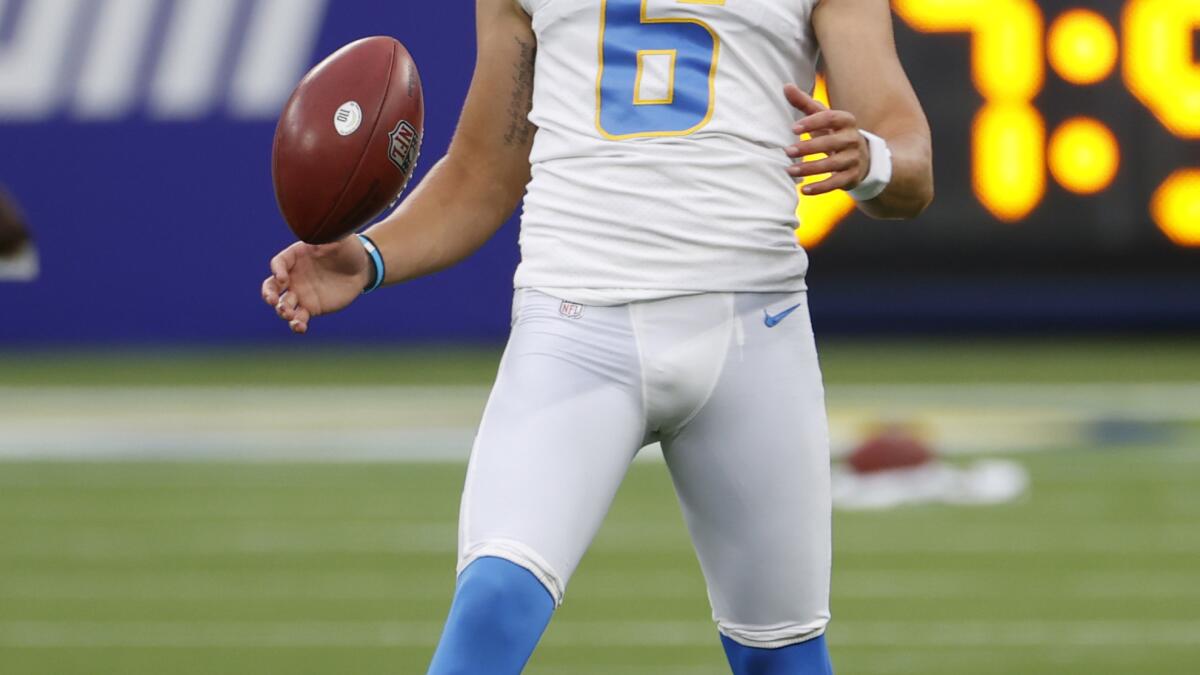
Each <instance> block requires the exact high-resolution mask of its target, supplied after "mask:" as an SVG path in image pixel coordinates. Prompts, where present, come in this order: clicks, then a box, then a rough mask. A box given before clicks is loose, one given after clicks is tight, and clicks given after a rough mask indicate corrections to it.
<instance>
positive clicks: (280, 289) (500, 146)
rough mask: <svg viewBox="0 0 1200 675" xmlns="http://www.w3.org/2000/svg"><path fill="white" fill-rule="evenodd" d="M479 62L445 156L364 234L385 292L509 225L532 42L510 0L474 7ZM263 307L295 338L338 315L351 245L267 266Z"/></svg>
mask: <svg viewBox="0 0 1200 675" xmlns="http://www.w3.org/2000/svg"><path fill="white" fill-rule="evenodd" d="M476 19H477V30H478V57H477V61H476V66H475V75H474V78H473V80H472V82H471V88H470V91H469V92H468V94H467V100H466V103H465V104H464V107H463V112H462V117H461V119H460V121H459V125H458V129H457V131H456V132H455V135H454V139H453V141H452V142H451V144H450V148H449V150H448V151H447V153H446V156H445V157H443V158H442V159H441V161H439V162H438V163H437V164H436V165H435V166H434V167H433V168H432V169H431V170H430V171H429V173H428V175H427V176H426V177H425V179H424V180H423V181H422V182H421V184H420V185H419V186H418V187H417V188H416V189H415V190H413V192H412V193H411V194H410V195H409V196H408V197H407V198H406V199H405V200H404V202H403V203H402V204H401V205H400V207H399V208H397V209H396V211H395V212H394V213H392V214H391V215H390V216H389V217H388V218H386V219H385V220H383V221H381V222H380V223H378V224H376V225H375V226H374V227H372V228H370V230H368V232H367V234H368V235H369V236H370V237H371V239H372V240H374V242H375V243H376V244H377V245H378V247H379V250H380V252H381V254H382V255H383V258H384V262H385V269H386V273H387V276H386V278H385V279H384V282H385V283H397V282H401V281H406V280H409V279H413V278H416V277H420V276H423V275H426V274H430V273H433V272H436V271H438V270H441V269H445V268H447V267H450V266H452V265H454V264H455V263H457V262H459V261H460V260H463V259H464V258H466V257H467V256H469V255H471V254H472V253H473V252H475V250H477V249H478V248H479V247H480V246H482V245H483V244H484V242H486V241H487V240H488V239H489V238H491V236H492V235H493V234H495V232H496V230H498V229H499V228H500V226H501V225H503V224H504V222H505V221H506V220H507V219H508V217H509V215H511V214H512V211H513V209H514V208H515V207H516V205H517V202H518V201H520V199H521V195H522V194H523V193H524V189H525V185H526V184H527V183H528V182H529V152H530V149H531V147H532V144H533V136H534V131H535V127H533V125H532V124H530V123H529V121H528V119H527V116H528V114H529V110H530V106H531V97H532V94H533V66H534V55H535V52H536V41H535V38H534V34H533V29H532V27H531V26H530V19H529V16H528V15H527V14H525V12H524V11H523V10H522V9H521V8H520V7H519V6H517V5H516V3H515V0H478V1H477V2H476ZM271 271H272V275H271V276H270V277H268V278H267V279H266V281H264V282H263V289H262V295H263V300H264V301H266V302H267V303H268V304H270V305H272V306H274V307H275V310H276V313H277V314H278V315H279V316H280V318H282V319H283V320H285V321H287V322H288V323H289V325H290V327H291V328H292V330H293V331H294V332H297V333H304V332H307V330H308V324H309V321H310V320H311V318H312V317H314V316H319V315H321V314H328V313H330V312H335V311H337V310H340V309H342V308H344V307H346V306H347V305H349V304H350V303H351V302H353V301H354V299H355V298H357V297H358V295H359V294H360V293H361V292H362V289H363V288H364V286H365V285H366V283H367V280H368V278H369V276H370V262H369V259H368V257H367V254H366V253H365V252H364V250H363V246H362V244H361V243H360V242H359V241H358V240H357V239H356V238H354V237H349V238H347V239H345V240H342V241H340V242H336V243H333V244H325V245H321V246H312V245H309V244H304V243H296V244H293V245H292V246H290V247H288V248H287V249H285V250H284V251H283V252H281V253H280V254H279V255H277V256H276V257H275V258H274V259H273V260H272V262H271Z"/></svg>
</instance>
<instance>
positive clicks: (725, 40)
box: [262, 0, 933, 675]
mask: <svg viewBox="0 0 1200 675" xmlns="http://www.w3.org/2000/svg"><path fill="white" fill-rule="evenodd" d="M476 9H477V24H478V26H477V27H478V61H477V64H476V72H475V77H474V80H473V82H472V85H471V89H470V93H469V95H468V97H467V101H466V103H465V105H464V108H463V111H462V117H461V121H460V124H459V127H458V130H457V132H456V134H455V137H454V140H453V142H452V144H451V146H450V149H449V151H448V153H447V155H446V156H445V157H444V158H442V159H441V161H440V162H438V164H437V165H436V166H435V167H434V168H433V169H431V170H430V172H429V174H428V176H426V178H425V180H424V181H423V182H422V184H421V185H420V186H418V187H417V189H416V190H414V191H413V192H412V193H411V195H410V196H409V197H408V198H407V199H406V200H405V201H404V202H403V203H402V204H401V205H400V206H399V208H398V209H397V210H396V211H395V212H394V213H393V214H392V215H391V216H389V217H388V218H387V219H385V220H383V221H382V222H380V223H379V224H377V225H375V226H373V227H372V228H370V229H369V230H368V231H367V232H366V234H365V235H364V236H359V237H352V238H349V239H347V240H344V241H341V242H338V243H334V244H328V245H324V246H310V245H306V244H300V243H298V244H294V245H292V246H291V247H289V248H287V249H285V250H284V251H283V252H281V253H280V254H279V255H277V256H276V257H275V258H274V259H273V260H272V261H271V271H272V274H271V276H270V277H269V278H267V279H266V281H265V282H264V284H263V287H262V295H263V298H264V300H265V301H266V302H267V303H268V304H270V305H272V306H274V307H275V309H276V311H277V313H278V314H279V316H280V317H281V318H283V319H284V320H285V321H287V322H288V323H289V325H290V326H291V329H292V330H293V331H295V332H297V333H304V332H305V331H307V330H308V328H309V324H310V322H311V321H312V319H313V318H314V317H316V316H319V315H323V314H328V313H330V312H334V311H337V310H339V309H341V308H343V307H345V306H346V305H348V304H350V303H351V302H352V301H354V300H355V299H356V298H357V297H358V296H359V295H360V294H362V293H363V292H364V291H367V292H369V291H372V290H374V289H376V288H378V287H379V286H380V285H382V284H394V283H401V282H404V281H406V280H408V279H413V278H415V277H419V276H421V275H425V274H429V273H431V272H434V271H436V270H440V269H443V268H445V267H449V266H450V265H453V264H455V263H457V262H458V261H460V260H462V259H463V258H465V257H467V256H468V255H470V254H471V253H472V252H473V251H475V250H476V249H477V248H479V246H481V245H482V244H483V243H484V242H485V241H486V240H487V239H488V238H489V237H491V236H492V234H493V233H494V232H495V231H496V230H497V228H499V227H500V225H501V224H502V223H503V222H504V221H505V220H506V219H507V218H508V216H509V215H510V213H511V211H512V210H513V208H514V207H515V206H516V204H517V202H518V201H519V200H520V199H521V198H522V196H524V210H523V213H522V219H521V238H520V242H521V253H522V260H521V264H520V266H519V267H518V268H517V271H516V280H515V286H516V294H515V297H514V302H513V328H512V334H511V337H510V340H509V344H508V347H507V349H506V351H505V355H504V358H503V360H502V362H501V365H500V369H499V373H498V375H497V378H496V383H495V386H494V388H493V391H492V395H491V397H490V399H489V401H488V404H487V408H486V411H485V413H484V416H483V420H482V422H481V423H480V428H479V433H478V436H477V439H476V442H475V445H474V448H473V449H472V454H471V460H470V465H469V467H468V469H467V476H466V485H465V488H464V490H463V496H462V505H461V513H460V533H459V566H458V571H459V576H458V585H457V589H456V593H455V597H454V601H453V604H452V606H451V609H450V615H449V618H448V620H447V624H446V628H445V631H444V633H443V635H442V638H441V641H440V643H439V645H438V648H437V651H436V653H435V655H434V658H433V663H432V665H431V666H430V670H429V672H430V673H433V674H436V675H444V674H447V673H461V674H475V673H487V674H489V675H501V674H508V673H519V672H520V671H521V670H522V668H523V667H524V665H525V663H526V661H527V659H528V658H529V656H530V654H531V653H532V651H533V649H534V647H535V646H536V644H537V641H538V639H539V638H540V636H541V634H542V632H543V630H544V629H545V628H546V626H547V624H548V623H549V621H550V618H551V615H552V613H553V611H554V608H555V607H556V606H557V605H558V604H559V603H560V602H561V601H562V598H563V593H564V592H565V590H566V587H567V583H568V581H569V580H570V578H571V574H572V572H574V570H575V568H576V565H577V564H578V563H579V560H580V558H581V556H582V555H583V553H584V551H585V549H586V548H587V547H588V545H589V543H590V541H591V539H592V537H593V535H594V534H595V532H596V530H597V528H598V527H599V526H600V523H601V520H602V519H603V518H604V515H605V513H606V511H607V510H608V507H609V505H610V503H611V501H612V499H613V496H614V494H615V492H616V490H617V487H618V485H619V483H620V482H621V479H622V477H623V476H624V474H625V471H626V469H627V467H628V465H629V463H630V461H631V460H632V459H633V457H634V455H635V453H636V452H637V451H638V449H639V448H641V447H642V446H644V445H645V444H647V443H650V442H653V441H660V442H661V443H662V447H663V452H664V455H665V457H666V461H667V466H668V468H669V470H670V472H671V476H672V479H673V481H674V484H675V488H676V491H677V493H678V497H679V500H680V503H681V504H682V507H683V512H684V516H685V519H686V522H687V526H688V529H689V531H690V533H691V535H692V539H693V541H694V544H695V548H696V552H697V555H698V556H699V559H700V564H701V568H702V570H703V573H704V576H705V579H706V582H707V584H708V589H709V597H710V600H711V604H712V609H713V615H714V617H715V619H716V623H717V628H718V630H719V633H720V639H721V640H722V642H723V644H724V647H725V651H726V654H727V655H728V659H729V663H730V665H731V667H732V669H733V671H734V672H735V673H736V674H737V675H748V674H758V673H764V674H776V673H778V674H785V673H786V674H788V675H795V674H806V675H807V674H818V673H820V674H823V673H830V672H832V670H831V666H830V661H829V654H828V650H827V648H826V645H825V640H824V633H825V628H826V624H827V623H828V621H829V617H830V615H829V603H828V595H829V578H830V561H831V554H830V550H831V544H830V488H829V456H828V434H827V430H826V420H825V411H824V393H823V387H822V383H821V375H820V371H819V368H818V363H817V353H816V348H815V346H814V342H813V335H812V330H811V326H810V323H809V312H808V301H807V296H806V286H805V280H804V277H805V271H806V268H807V265H808V260H807V257H806V254H805V252H804V251H803V250H802V249H801V248H800V247H799V246H798V245H797V243H796V239H795V237H794V232H793V229H794V228H795V226H796V223H795V211H796V203H797V201H796V200H797V194H796V181H797V180H801V179H804V178H807V177H812V176H821V175H825V174H828V176H827V177H825V178H823V179H820V180H816V181H815V182H810V183H808V184H806V185H805V186H804V188H803V191H804V193H805V194H809V195H819V194H823V193H827V192H830V191H833V190H847V191H849V193H850V195H852V196H853V197H854V198H855V199H856V200H858V203H859V206H860V208H861V209H862V210H863V211H864V212H866V213H868V214H869V215H872V216H876V217H881V218H909V217H913V216H916V215H917V214H919V213H920V212H921V211H922V210H923V209H924V208H925V207H926V206H927V205H928V204H929V202H930V200H931V199H932V195H933V180H932V168H931V164H932V160H931V150H930V134H929V129H928V124H927V122H926V120H925V116H924V113H923V112H922V110H921V107H920V104H919V103H918V101H917V98H916V96H915V94H914V93H913V90H912V87H911V85H910V84H909V82H908V79H907V77H906V75H905V73H904V71H903V69H902V68H901V65H900V63H899V60H898V58H897V55H896V51H895V46H894V41H893V36H892V26H891V14H890V11H889V5H888V2H887V0H478V1H477V7H476ZM819 58H820V59H822V60H823V67H824V71H825V73H826V74H827V77H828V86H829V93H830V99H831V102H832V104H833V108H834V109H832V110H829V109H826V108H825V107H824V106H822V105H821V104H820V103H818V102H817V101H815V100H814V99H813V98H812V96H811V95H810V92H811V91H812V90H813V86H814V82H815V78H816V75H817V66H818V60H819Z"/></svg>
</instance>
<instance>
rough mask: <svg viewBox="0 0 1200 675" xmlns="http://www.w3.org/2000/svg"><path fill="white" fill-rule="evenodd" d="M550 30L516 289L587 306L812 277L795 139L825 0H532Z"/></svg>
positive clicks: (541, 25)
mask: <svg viewBox="0 0 1200 675" xmlns="http://www.w3.org/2000/svg"><path fill="white" fill-rule="evenodd" d="M520 2H521V5H522V7H524V9H525V10H526V11H527V12H528V13H529V14H530V16H531V17H532V20H533V29H534V31H535V33H536V35H537V42H538V49H537V63H536V71H535V77H534V93H533V110H532V112H531V113H530V120H531V121H532V122H533V123H534V124H536V125H537V127H538V131H537V136H536V139H535V141H534V145H533V152H532V155H531V162H532V166H533V174H532V175H533V178H532V180H531V182H530V184H529V187H528V193H527V195H526V197H525V208H524V212H523V215H522V227H521V253H522V262H521V265H520V267H519V268H518V269H517V274H516V281H515V283H516V286H517V287H518V288H539V289H543V290H547V291H552V292H553V293H555V294H557V295H559V296H560V297H568V299H572V300H574V301H576V302H582V303H585V304H615V303H619V302H630V301H634V300H644V299H652V298H656V297H669V296H671V295H678V294H684V293H698V292H718V291H747V292H790V291H799V290H803V289H804V274H805V271H806V270H807V267H808V258H807V256H806V254H805V252H804V250H803V249H802V248H801V247H800V246H799V245H798V244H797V242H796V239H795V234H794V230H795V227H796V215H795V214H796V205H797V195H796V187H795V182H794V181H793V179H792V178H791V177H790V176H789V175H788V174H787V172H786V169H787V167H788V166H789V164H790V163H791V160H790V159H789V158H788V157H787V156H786V155H785V154H784V151H783V148H784V147H786V146H788V145H791V144H792V143H794V142H795V137H794V135H793V134H792V131H791V127H792V124H793V123H794V122H795V121H796V120H797V119H799V118H800V117H801V116H802V115H801V114H800V113H799V112H797V111H795V110H794V109H793V108H792V107H791V106H790V105H788V103H787V101H786V100H785V99H784V96H783V85H784V84H785V83H788V82H795V83H796V84H798V85H799V86H800V87H801V88H803V89H807V90H809V91H811V90H812V87H813V84H814V81H815V77H816V64H817V59H818V46H817V42H816V38H815V36H814V35H813V30H812V25H811V21H810V19H811V14H812V10H813V8H814V7H815V6H816V4H817V2H819V0H520Z"/></svg>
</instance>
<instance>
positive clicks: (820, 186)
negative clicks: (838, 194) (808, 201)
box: [800, 171, 854, 197]
mask: <svg viewBox="0 0 1200 675" xmlns="http://www.w3.org/2000/svg"><path fill="white" fill-rule="evenodd" d="M852 182H854V175H853V173H852V172H849V171H839V172H837V173H835V174H833V175H832V176H830V177H829V178H826V179H825V180H823V181H819V182H817V183H811V184H809V185H805V186H804V187H802V188H800V190H801V191H802V192H803V193H804V194H806V195H808V196H809V197H815V196H816V195H823V194H825V193H827V192H833V191H834V190H841V189H844V188H847V187H850V183H852Z"/></svg>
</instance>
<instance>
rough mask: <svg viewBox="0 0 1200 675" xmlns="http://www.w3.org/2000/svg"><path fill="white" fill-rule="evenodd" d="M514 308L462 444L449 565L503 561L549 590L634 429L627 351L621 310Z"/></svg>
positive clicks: (608, 498) (606, 491) (633, 440)
mask: <svg viewBox="0 0 1200 675" xmlns="http://www.w3.org/2000/svg"><path fill="white" fill-rule="evenodd" d="M560 304H561V302H560V301H558V300H554V299H552V298H550V297H549V296H545V295H542V294H540V293H533V292H524V293H523V294H521V306H520V308H519V309H518V311H517V320H516V322H515V324H514V327H513V333H512V336H511V338H510V340H509V344H508V347H507V349H506V350H505V355H504V358H503V361H502V363H501V367H500V372H499V374H498V375H497V379H496V384H495V387H494V388H493V391H492V394H491V397H490V399H489V401H488V404H487V409H486V411H485V413H484V417H483V421H482V422H481V424H480V429H479V434H478V436H477V438H476V441H475V446H474V448H473V450H472V453H471V461H470V466H469V468H468V471H467V479H466V485H465V488H464V491H463V501H462V510H461V515H460V523H459V539H460V540H459V565H460V569H461V568H462V567H465V566H466V565H467V564H469V563H470V562H472V561H473V560H475V559H478V558H479V557H483V556H495V557H502V558H506V559H509V560H511V561H513V562H515V563H517V564H519V565H522V566H524V567H526V568H528V569H530V571H532V572H533V573H534V574H535V575H537V576H538V577H539V579H541V580H542V582H543V583H545V584H546V586H547V588H548V589H549V590H550V591H551V594H552V595H554V596H555V599H556V600H561V595H562V592H563V590H564V587H565V585H566V583H567V580H568V579H569V578H570V576H571V574H572V573H573V572H574V570H575V567H576V566H577V565H578V563H579V559H580V558H581V556H582V555H583V553H584V551H585V550H586V549H587V546H588V544H589V543H590V542H591V540H592V538H593V536H594V535H595V533H596V530H597V529H598V528H599V526H600V523H601V521H602V520H603V518H604V515H605V514H606V513H607V511H608V508H609V506H610V505H611V503H612V499H613V496H614V495H615V493H616V490H617V488H618V486H619V485H620V482H621V480H622V478H623V477H624V475H625V473H626V470H627V469H628V466H629V463H630V461H631V460H632V458H633V456H634V454H635V453H636V451H637V449H638V448H639V447H640V445H641V441H642V438H643V436H644V434H645V429H644V426H645V424H644V421H643V413H642V403H641V390H640V384H639V380H638V371H637V355H636V351H635V349H634V345H633V342H632V336H631V333H630V331H629V327H628V319H627V311H626V310H624V309H623V308H591V307H589V308H586V310H585V312H584V313H583V315H582V316H576V317H572V316H570V315H564V313H563V312H560Z"/></svg>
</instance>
